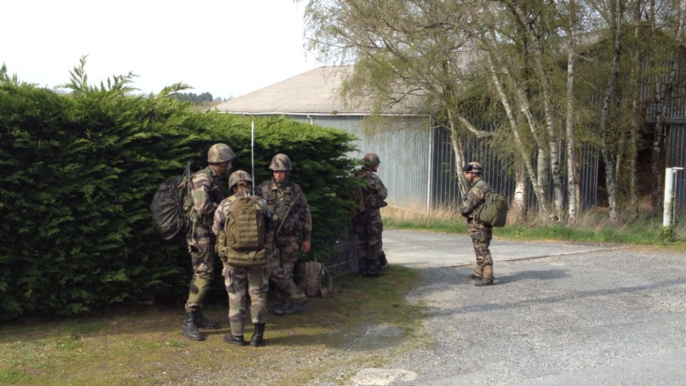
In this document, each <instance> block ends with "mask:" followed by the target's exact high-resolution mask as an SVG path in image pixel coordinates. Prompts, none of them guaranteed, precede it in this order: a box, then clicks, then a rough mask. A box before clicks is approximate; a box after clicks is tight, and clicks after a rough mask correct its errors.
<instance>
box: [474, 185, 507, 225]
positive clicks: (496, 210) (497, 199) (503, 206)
mask: <svg viewBox="0 0 686 386" xmlns="http://www.w3.org/2000/svg"><path fill="white" fill-rule="evenodd" d="M507 210H508V206H507V200H505V197H503V195H502V194H499V193H495V192H488V193H486V197H485V198H484V204H483V205H481V208H479V211H478V212H477V214H476V218H478V219H479V222H481V223H484V224H486V225H490V226H493V227H503V226H505V222H507Z"/></svg>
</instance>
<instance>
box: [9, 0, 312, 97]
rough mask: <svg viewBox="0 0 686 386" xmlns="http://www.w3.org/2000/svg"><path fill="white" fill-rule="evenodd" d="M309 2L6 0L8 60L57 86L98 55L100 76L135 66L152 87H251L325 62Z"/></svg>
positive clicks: (92, 69) (219, 90) (22, 72)
mask: <svg viewBox="0 0 686 386" xmlns="http://www.w3.org/2000/svg"><path fill="white" fill-rule="evenodd" d="M305 3H306V2H298V3H295V2H294V1H292V0H194V1H180V0H0V65H1V63H5V64H6V65H7V70H8V73H9V74H10V75H12V74H15V73H16V74H17V77H18V78H19V80H21V81H25V82H29V83H36V84H38V85H40V86H47V87H55V86H57V85H59V84H64V83H67V82H68V81H69V70H71V69H73V68H74V67H75V66H76V65H78V63H79V58H80V57H81V56H83V55H88V58H87V62H86V67H85V69H86V74H87V75H88V81H89V83H91V84H97V85H99V82H100V81H101V80H102V81H104V80H106V78H107V77H111V76H112V75H125V74H128V73H129V71H133V72H134V73H135V74H137V75H138V77H137V78H135V80H134V84H133V87H136V88H138V89H140V91H141V92H143V93H150V92H159V91H160V90H161V89H162V88H163V87H165V86H169V85H172V84H174V83H176V82H183V83H186V84H188V85H190V86H192V87H193V89H192V90H186V91H185V92H193V93H196V94H200V93H203V92H209V93H211V94H212V96H213V97H215V98H216V97H222V98H227V97H229V96H234V97H236V96H241V95H245V94H247V93H249V92H252V91H256V90H259V89H261V88H263V87H266V86H269V85H271V84H274V83H277V82H280V81H282V80H285V79H288V78H290V77H293V76H295V75H298V74H301V73H303V72H306V71H308V70H310V69H313V68H316V67H319V66H321V64H319V63H317V62H316V61H315V59H314V58H313V57H312V55H311V54H307V53H306V51H305V49H304V47H303V43H304V39H303V31H304V22H303V11H304V8H305Z"/></svg>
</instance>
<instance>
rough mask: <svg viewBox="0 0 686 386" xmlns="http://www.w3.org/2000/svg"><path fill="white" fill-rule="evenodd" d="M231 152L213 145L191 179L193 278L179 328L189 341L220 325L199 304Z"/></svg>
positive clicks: (208, 271)
mask: <svg viewBox="0 0 686 386" xmlns="http://www.w3.org/2000/svg"><path fill="white" fill-rule="evenodd" d="M234 158H236V155H235V154H234V152H233V150H231V148H230V147H229V146H228V145H226V144H223V143H217V144H214V145H212V147H211V148H210V150H209V152H208V153H207V163H208V164H209V165H208V166H207V167H206V168H205V169H203V170H200V171H199V172H197V173H194V174H193V175H192V176H191V193H190V194H191V196H192V198H193V207H192V208H191V212H190V215H189V216H190V220H191V228H190V230H189V231H188V233H186V243H187V244H188V251H189V252H190V254H191V262H192V265H193V278H192V279H191V283H190V290H189V294H188V300H187V301H186V320H185V321H184V323H183V326H181V331H182V332H183V334H184V335H185V336H186V337H187V338H188V339H191V340H202V339H203V336H202V334H200V332H199V331H198V328H210V329H214V328H219V323H218V322H215V321H210V320H208V319H207V318H205V316H203V314H202V301H203V298H204V297H205V294H206V293H207V290H208V289H209V288H210V282H211V281H212V276H213V275H214V235H213V234H212V232H211V231H210V227H211V226H212V219H213V217H214V211H215V209H216V208H217V205H219V203H220V202H221V201H222V199H223V198H224V194H223V193H222V189H221V176H224V175H228V173H229V171H230V170H231V166H232V160H233V159H234Z"/></svg>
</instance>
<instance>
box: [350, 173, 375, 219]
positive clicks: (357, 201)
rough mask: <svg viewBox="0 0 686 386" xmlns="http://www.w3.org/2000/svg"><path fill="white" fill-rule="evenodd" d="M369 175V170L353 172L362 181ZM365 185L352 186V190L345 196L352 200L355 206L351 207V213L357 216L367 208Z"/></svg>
mask: <svg viewBox="0 0 686 386" xmlns="http://www.w3.org/2000/svg"><path fill="white" fill-rule="evenodd" d="M368 175H369V172H367V171H360V170H358V171H356V172H355V173H354V174H353V177H354V178H359V179H360V180H362V181H365V178H367V176H368ZM364 190H365V189H364V186H362V185H361V184H360V185H354V186H351V187H350V190H349V191H348V193H347V194H346V196H345V197H344V198H345V199H347V200H348V201H352V203H353V206H352V207H350V214H351V215H352V216H353V217H355V216H357V215H358V214H360V213H362V212H364V210H365V209H366V207H367V206H366V203H365V192H364Z"/></svg>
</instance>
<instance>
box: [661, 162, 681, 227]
mask: <svg viewBox="0 0 686 386" xmlns="http://www.w3.org/2000/svg"><path fill="white" fill-rule="evenodd" d="M680 170H684V168H679V167H673V168H667V169H665V200H664V210H663V212H662V226H665V227H668V226H671V225H672V221H673V220H674V205H672V200H673V199H674V175H675V174H676V172H678V171H680Z"/></svg>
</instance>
